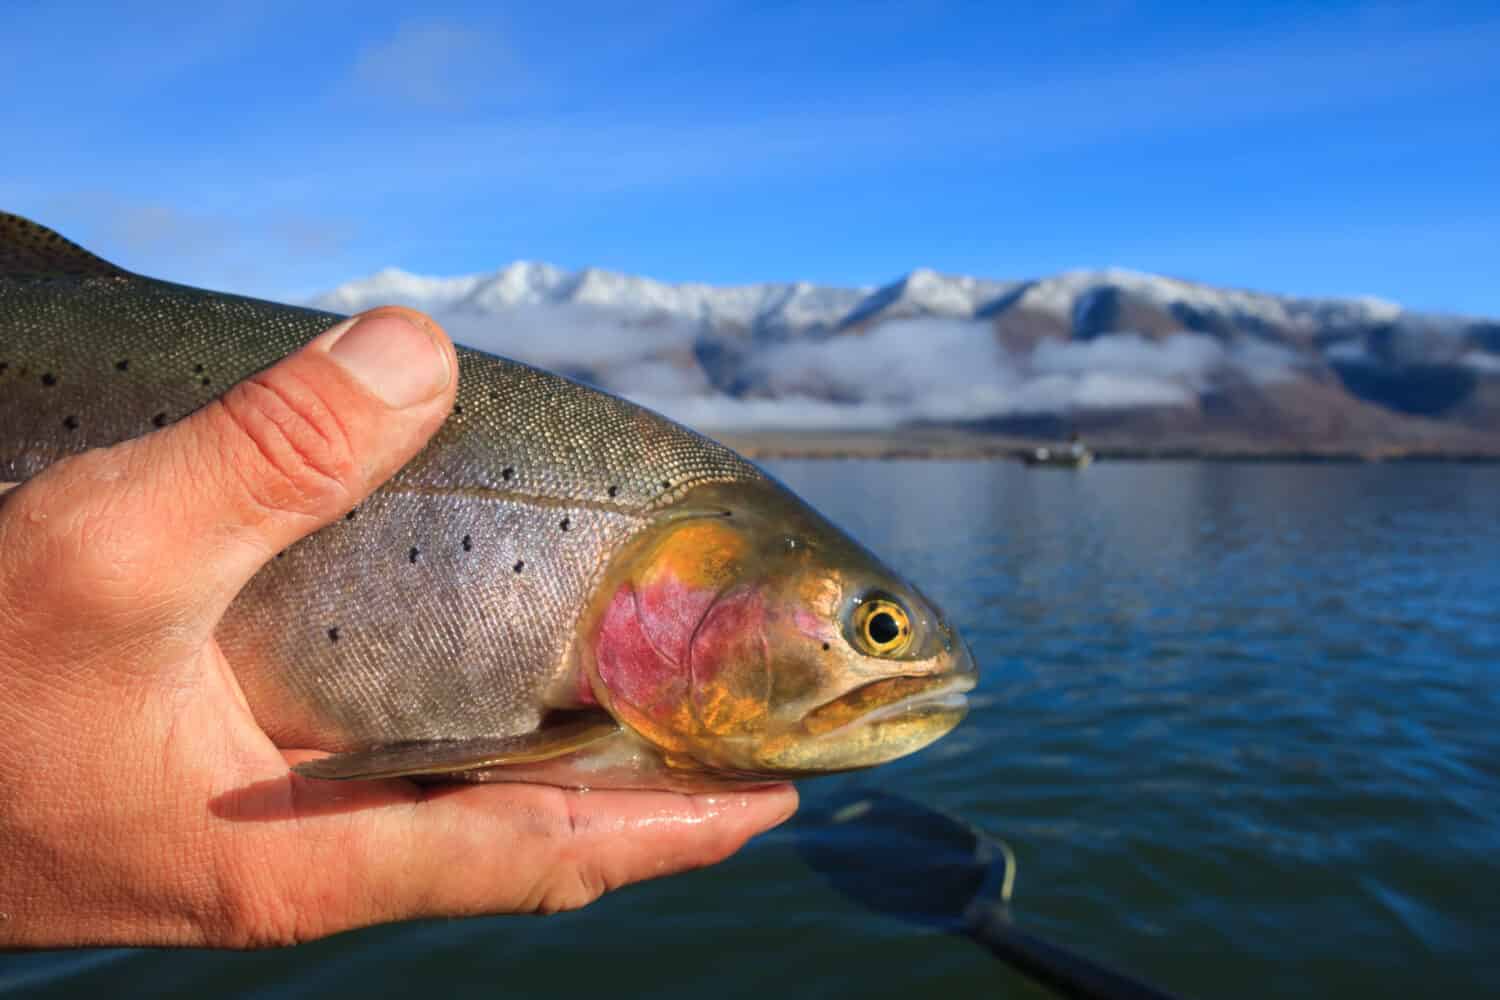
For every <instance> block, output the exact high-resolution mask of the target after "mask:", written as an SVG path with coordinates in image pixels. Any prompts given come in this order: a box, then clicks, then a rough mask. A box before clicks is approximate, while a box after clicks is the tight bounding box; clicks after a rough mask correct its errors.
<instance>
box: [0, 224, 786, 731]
mask: <svg viewBox="0 0 1500 1000" xmlns="http://www.w3.org/2000/svg"><path fill="white" fill-rule="evenodd" d="M340 319H342V317H340V316H337V315H335V314H331V313H326V312H319V311H316V310H311V309H298V308H293V307H288V306H282V305H277V304H273V303H267V302H261V301H257V300H253V299H248V298H242V297H238V296H232V295H220V294H217V293H206V292H203V291H201V290H198V289H193V288H188V287H185V286H180V285H174V284H170V283H167V282H161V281H156V280H154V279H149V278H144V277H140V276H138V275H133V274H130V273H128V272H125V271H122V270H120V269H117V268H115V267H113V266H112V265H110V264H107V263H106V262H104V261H102V260H99V259H98V258H95V257H93V256H92V255H89V254H87V253H86V252H85V251H82V250H81V249H79V248H77V247H76V246H74V245H73V244H70V243H68V242H67V241H64V240H61V239H60V238H58V237H55V235H54V234H51V233H50V232H49V231H47V230H44V229H42V228H41V227H35V226H33V225H32V224H30V223H28V222H26V221H25V220H21V219H18V218H16V217H14V216H5V215H3V214H0V481H8V482H18V481H23V480H25V479H27V478H29V477H31V476H33V475H35V474H36V473H38V472H40V471H41V470H42V469H44V468H46V467H47V466H48V465H50V464H51V463H53V462H55V461H57V460H58V459H59V458H62V457H64V456H66V455H70V454H76V453H78V452H81V451H84V450H86V449H89V448H95V447H100V446H104V445H109V444H114V443H116V442H119V441H122V440H125V439H128V438H132V437H136V436H138V435H141V434H144V433H147V432H149V431H151V430H153V429H154V428H156V427H159V426H163V425H165V424H168V423H171V422H173V421H176V420H178V419H181V418H182V417H184V416H186V415H187V414H189V413H191V412H193V411H194V410H196V409H198V408H199V407H201V406H203V405H205V404H206V403H208V402H209V401H211V400H213V399H214V398H216V397H217V396H218V395H219V394H221V393H222V392H223V391H225V390H226V389H228V388H229V387H230V386H232V385H233V384H235V383H236V382H238V381H240V380H241V379H243V378H245V377H246V376H248V375H251V374H253V373H254V372H256V371H258V370H260V369H262V368H265V367H267V366H268V365H270V364H272V363H274V362H275V361H276V360H278V359H279V358H281V357H283V356H285V355H286V354H289V353H291V352H292V351H294V350H296V349H297V348H299V347H301V346H302V345H304V344H305V343H307V342H308V341H310V340H311V339H312V338H313V337H315V336H316V335H317V334H319V333H321V332H322V331H323V330H326V329H327V328H328V327H330V326H332V325H333V324H335V323H337V322H338V321H339V320H340ZM458 356H459V372H460V375H459V388H458V395H457V402H456V405H455V407H454V411H453V414H452V415H451V416H450V418H449V419H448V421H447V422H446V423H445V424H444V426H443V427H442V428H441V429H440V430H439V431H438V433H437V435H436V436H435V437H434V438H433V440H432V441H431V443H430V444H429V445H428V446H427V448H426V449H424V450H423V451H422V452H421V453H420V454H419V455H418V456H417V457H416V458H415V459H414V460H413V461H412V462H410V463H409V464H408V465H406V466H405V467H404V468H403V469H402V470H401V471H400V472H398V473H397V475H396V476H395V477H393V478H392V480H391V481H390V482H388V483H387V484H386V485H385V486H383V487H382V488H381V489H380V490H378V491H377V492H376V493H375V494H374V495H373V496H371V497H370V498H369V499H368V500H366V502H365V503H363V504H361V505H360V507H359V508H358V509H357V510H356V511H354V513H353V517H352V518H350V519H345V520H342V521H339V522H337V523H335V524H333V525H331V526H329V527H328V528H326V529H324V530H323V531H320V532H317V533H315V534H314V535H312V536H310V537H308V538H307V539H304V540H303V541H301V542H299V543H298V544H296V545H295V546H293V547H292V548H291V549H289V550H288V551H287V552H285V553H283V554H282V555H281V556H280V557H278V558H277V559H275V560H273V561H272V562H271V563H270V564H269V565H268V566H267V567H266V568H265V569H264V570H263V571H262V572H261V573H259V574H258V575H257V576H256V577H255V579H254V580H253V581H252V582H251V584H250V585H249V587H247V588H246V590H245V591H244V592H243V593H242V594H241V596H240V597H239V598H238V599H237V600H236V601H235V602H234V604H233V605H232V606H231V608H230V610H229V612H228V614H227V615H226V617H225V619H224V622H223V624H222V626H221V628H220V630H219V639H220V642H221V644H222V645H223V646H224V648H225V651H226V654H227V655H228V656H229V657H230V659H231V662H234V663H235V669H236V674H237V675H238V676H239V677H240V681H241V684H242V685H243V686H244V687H245V689H246V694H247V696H249V698H250V700H251V703H252V704H253V705H255V706H256V707H257V714H258V716H261V717H262V719H263V724H265V725H266V727H267V730H268V733H269V735H270V736H271V737H272V739H273V740H275V741H276V742H278V743H279V744H281V745H294V746H318V747H321V748H325V749H329V750H339V749H343V748H346V747H355V746H365V745H369V744H370V743H372V742H392V741H403V740H422V739H435V738H457V737H463V736H467V735H471V734H473V733H476V732H483V733H489V734H493V735H509V734H512V733H521V732H526V731H529V730H531V729H534V728H535V727H536V726H537V724H538V722H539V719H540V715H541V712H542V711H543V709H544V707H545V706H544V702H545V700H546V698H545V694H546V692H547V691H548V690H549V689H550V688H551V687H552V686H554V685H555V684H556V683H557V682H558V680H559V678H560V675H561V672H562V671H563V670H564V668H565V664H566V662H567V659H568V657H567V651H568V647H569V644H570V642H571V641H572V637H573V634H574V630H575V626H576V624H577V618H578V615H579V614H580V612H581V610H582V609H583V607H584V604H585V602H586V599H587V597H588V595H589V593H590V592H591V590H592V588H593V586H594V584H595V582H596V580H597V578H598V576H599V574H600V573H602V571H603V569H604V566H605V564H606V562H607V556H608V554H609V553H610V552H611V551H613V550H614V549H616V548H618V547H619V546H620V545H621V544H623V542H624V541H625V540H626V539H627V538H629V537H630V536H631V535H632V534H633V533H634V532H636V531H638V530H639V529H640V528H641V527H642V526H643V525H644V524H645V523H646V521H647V518H648V517H649V515H650V514H651V513H652V512H653V511H656V510H658V509H660V508H662V507H663V506H665V505H667V504H669V503H671V502H672V501H673V500H674V499H675V498H677V497H680V496H682V495H684V494H685V493H686V492H688V491H690V490H691V489H693V488H694V487H696V486H700V485H703V484H706V483H715V482H737V481H760V480H763V478H764V477H763V476H762V474H761V473H760V472H759V471H758V470H757V469H756V468H755V467H754V466H753V465H751V464H749V463H747V462H745V461H744V460H743V459H741V458H740V457H739V456H737V455H735V454H734V453H733V452H731V451H729V450H728V449H726V448H723V447H721V446H719V445H717V444H715V443H713V442H712V441H709V440H708V439H706V438H703V437H701V436H699V435H697V434H694V433H692V432H690V431H687V430H686V429H684V428H681V427H679V426H677V425H675V424H672V423H670V422H668V421H664V420H661V419H660V418H658V417H655V416H654V415H652V414H650V413H648V412H646V411H643V410H640V409H639V408H637V407H635V406H632V405H630V404H628V403H625V402H623V401H621V400H618V399H616V398H614V397H612V396H608V395H605V394H602V393H597V392H594V391H592V390H589V389H587V388H585V387H583V386H580V385H578V384H576V383H573V382H571V381H569V380H567V379H564V378H562V377H560V376H556V375H553V374H550V373H547V372H543V371H540V370H537V369H534V368H531V367H528V366H526V365H524V364H520V363H517V362H513V361H509V360H505V359H502V358H497V357H492V356H489V355H485V354H481V353H478V352H474V351H469V350H466V349H464V348H459V351H458ZM564 519H566V520H567V526H566V528H564V527H563V520H564ZM465 538H467V543H465ZM434 662H441V663H442V664H443V665H444V669H443V670H441V671H434V670H431V669H427V667H428V666H429V665H431V664H432V663H434ZM392 664H398V665H407V666H406V667H404V668H399V667H398V668H397V669H392Z"/></svg>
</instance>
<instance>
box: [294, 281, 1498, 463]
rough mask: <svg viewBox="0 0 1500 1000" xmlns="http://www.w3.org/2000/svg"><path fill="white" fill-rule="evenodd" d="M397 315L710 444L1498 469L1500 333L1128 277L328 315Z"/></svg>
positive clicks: (547, 286) (371, 290)
mask: <svg viewBox="0 0 1500 1000" xmlns="http://www.w3.org/2000/svg"><path fill="white" fill-rule="evenodd" d="M385 302H399V303H401V304H405V305H410V306H414V307H416V308H421V309H425V310H427V311H429V312H431V313H433V314H434V315H435V316H436V317H437V318H438V319H439V320H440V321H441V322H443V323H444V324H445V325H447V326H448V328H449V330H450V332H453V333H454V335H455V338H456V339H458V340H459V341H460V342H463V343H470V344H471V345H472V346H475V347H480V348H482V349H486V350H492V351H495V352H496V353H500V354H505V355H508V356H511V357H516V358H518V359H520V360H526V361H531V362H533V363H537V364H541V365H543V366H545V367H551V368H554V369H557V370H559V371H562V372H564V373H565V374H568V375H571V376H573V377H576V378H580V379H582V380H584V381H589V382H592V383H594V384H597V385H600V386H601V387H604V388H607V389H610V390H611V391H615V392H619V393H621V394H623V395H626V396H630V397H632V398H636V399H638V400H640V401H641V402H644V403H646V404H647V405H651V406H654V407H656V408H658V409H661V410H663V411H665V412H667V413H668V414H669V415H672V416H676V417H678V418H679V419H683V420H684V421H685V422H688V423H693V424H696V425H697V426H700V427H704V428H705V429H709V430H719V429H744V428H747V427H748V428H755V427H770V428H776V429H792V428H797V427H815V428H824V429H826V428H834V427H837V428H845V429H858V428H862V427H863V428H886V429H889V428H892V427H899V426H919V425H934V424H937V425H950V426H964V427H970V428H980V429H987V430H991V431H994V432H997V433H1012V434H1022V435H1040V436H1045V435H1047V434H1052V433H1057V432H1059V430H1060V429H1061V428H1064V427H1074V428H1083V429H1087V430H1089V432H1090V433H1093V434H1112V435H1115V436H1116V437H1118V438H1119V439H1120V441H1121V442H1122V446H1124V447H1134V446H1135V442H1144V443H1149V442H1150V441H1152V440H1159V439H1160V438H1161V437H1162V435H1164V434H1169V433H1175V432H1176V431H1182V432H1191V434H1193V435H1196V436H1197V437H1198V438H1203V439H1205V440H1209V439H1215V438H1222V439H1224V440H1229V439H1234V440H1262V439H1263V440H1264V441H1265V442H1267V443H1274V442H1275V441H1283V442H1293V441H1295V442H1297V446H1298V447H1302V446H1305V445H1307V444H1308V442H1309V441H1311V440H1314V439H1316V440H1318V441H1322V442H1324V443H1328V444H1332V445H1337V446H1340V447H1342V446H1345V445H1347V446H1350V447H1365V446H1367V445H1368V446H1369V447H1374V448H1380V447H1385V446H1387V445H1389V446H1391V447H1406V446H1409V445H1411V446H1419V447H1429V446H1430V447H1436V448H1443V447H1454V448H1458V447H1462V448H1463V449H1466V450H1472V449H1474V448H1475V447H1485V448H1487V447H1490V446H1491V444H1494V446H1495V448H1496V450H1497V451H1500V440H1497V438H1496V434H1497V432H1500V321H1496V320H1489V319H1483V318H1475V317H1464V316H1456V315H1444V314H1435V313H1428V312H1418V311H1412V310H1407V309H1404V308H1403V307H1402V306H1400V305H1399V304H1398V303H1395V302H1391V301H1388V300H1385V299H1381V298H1377V297H1374V296H1361V297H1350V298H1336V297H1318V298H1313V297H1303V296H1291V295H1280V294H1276V293H1270V292H1261V291H1252V290H1247V289H1237V288H1221V287H1217V286H1212V285H1207V284H1203V283H1199V282H1192V281H1187V280H1184V279H1179V278H1172V277H1165V276H1161V275H1154V274H1149V273H1146V272H1140V271H1132V270H1128V269H1125V268H1118V267H1110V268H1097V269H1078V270H1071V271H1064V272H1060V273H1058V274H1054V275H1050V276H1046V277H1042V278H1034V279H994V278H979V277H971V276H966V275H948V274H942V273H939V272H937V271H934V270H931V269H928V268H916V269H914V270H912V271H910V272H908V273H907V274H904V275H902V276H901V277H900V278H898V279H896V280H895V281H891V282H887V283H885V284H883V285H879V286H860V287H845V286H830V285H817V284H813V283H810V282H798V281H790V282H762V283H757V284H749V285H732V286H716V285H710V284H706V283H698V282H682V283H668V282H662V281H657V280H655V279H652V278H648V277H643V276H638V275H629V274H623V273H620V272H614V271H608V270H604V269H600V268H582V269H579V270H575V271H568V270H565V269H562V268H558V267H554V266H552V265H549V264H546V263H542V262H537V261H517V262H513V263H511V264H508V265H506V266H505V267H503V268H500V269H498V270H496V271H492V272H487V273H481V274H471V275H461V276H456V277H428V276H423V275H417V274H412V273H410V272H406V271H401V270H398V269H394V268H388V269H385V270H382V271H379V272H376V273H375V274H373V275H370V276H368V277H366V278H362V279H358V280H356V281H352V282H348V283H345V284H343V285H340V286H339V287H338V288H335V289H333V290H332V291H330V292H328V293H325V294H324V295H321V296H318V297H317V298H316V299H314V300H313V301H312V302H311V304H313V305H317V306H321V307H323V308H330V309H334V310H337V311H341V312H356V311H360V310H362V309H366V308H369V307H371V306H374V305H377V304H382V303H385ZM1257 436H1259V437H1257Z"/></svg>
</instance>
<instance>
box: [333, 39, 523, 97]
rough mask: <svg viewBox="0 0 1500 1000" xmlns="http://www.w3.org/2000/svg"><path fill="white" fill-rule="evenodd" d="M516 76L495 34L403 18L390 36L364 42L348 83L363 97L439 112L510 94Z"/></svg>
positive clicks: (511, 60) (510, 58)
mask: <svg viewBox="0 0 1500 1000" xmlns="http://www.w3.org/2000/svg"><path fill="white" fill-rule="evenodd" d="M517 77H518V73H517V66H516V62H515V59H514V57H513V55H512V53H511V51H510V48H509V46H507V45H506V44H505V43H504V41H503V40H502V39H500V38H499V37H498V36H497V35H496V34H494V33H493V32H491V31H488V30H486V29H484V28H482V27H480V26H478V25H466V24H460V23H458V22H456V21H451V20H445V19H430V20H415V21H406V22H404V23H403V24H401V25H399V26H398V27H397V28H396V31H395V33H394V34H393V35H392V36H391V37H389V38H387V39H385V40H383V41H379V42H375V43H373V44H370V45H366V46H365V47H364V48H363V49H361V50H360V52H359V56H358V57H357V58H356V60H355V62H354V67H353V69H352V71H351V73H350V82H351V84H352V86H353V88H354V90H355V92H356V93H359V94H361V95H363V96H366V97H370V98H374V99H376V100H388V101H395V102H398V103H401V104H407V105H411V106H414V107H416V108H420V109H427V110H439V109H455V108H462V107H466V106H469V105H472V104H482V103H488V101H489V100H492V99H493V98H495V97H497V96H502V97H503V96H510V95H509V94H507V91H514V89H515V88H516V85H517V82H518V80H517Z"/></svg>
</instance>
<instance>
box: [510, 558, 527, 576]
mask: <svg viewBox="0 0 1500 1000" xmlns="http://www.w3.org/2000/svg"><path fill="white" fill-rule="evenodd" d="M525 568H526V560H524V559H517V560H516V564H515V565H514V566H512V567H511V569H513V570H515V571H516V572H517V573H519V572H521V570H523V569H525Z"/></svg>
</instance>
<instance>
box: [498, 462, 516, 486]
mask: <svg viewBox="0 0 1500 1000" xmlns="http://www.w3.org/2000/svg"><path fill="white" fill-rule="evenodd" d="M515 474H516V470H515V469H512V468H511V467H510V466H508V465H507V466H506V467H505V468H503V469H501V470H500V478H501V479H503V480H505V481H506V482H507V483H508V482H510V477H511V476H514V475H515Z"/></svg>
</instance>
